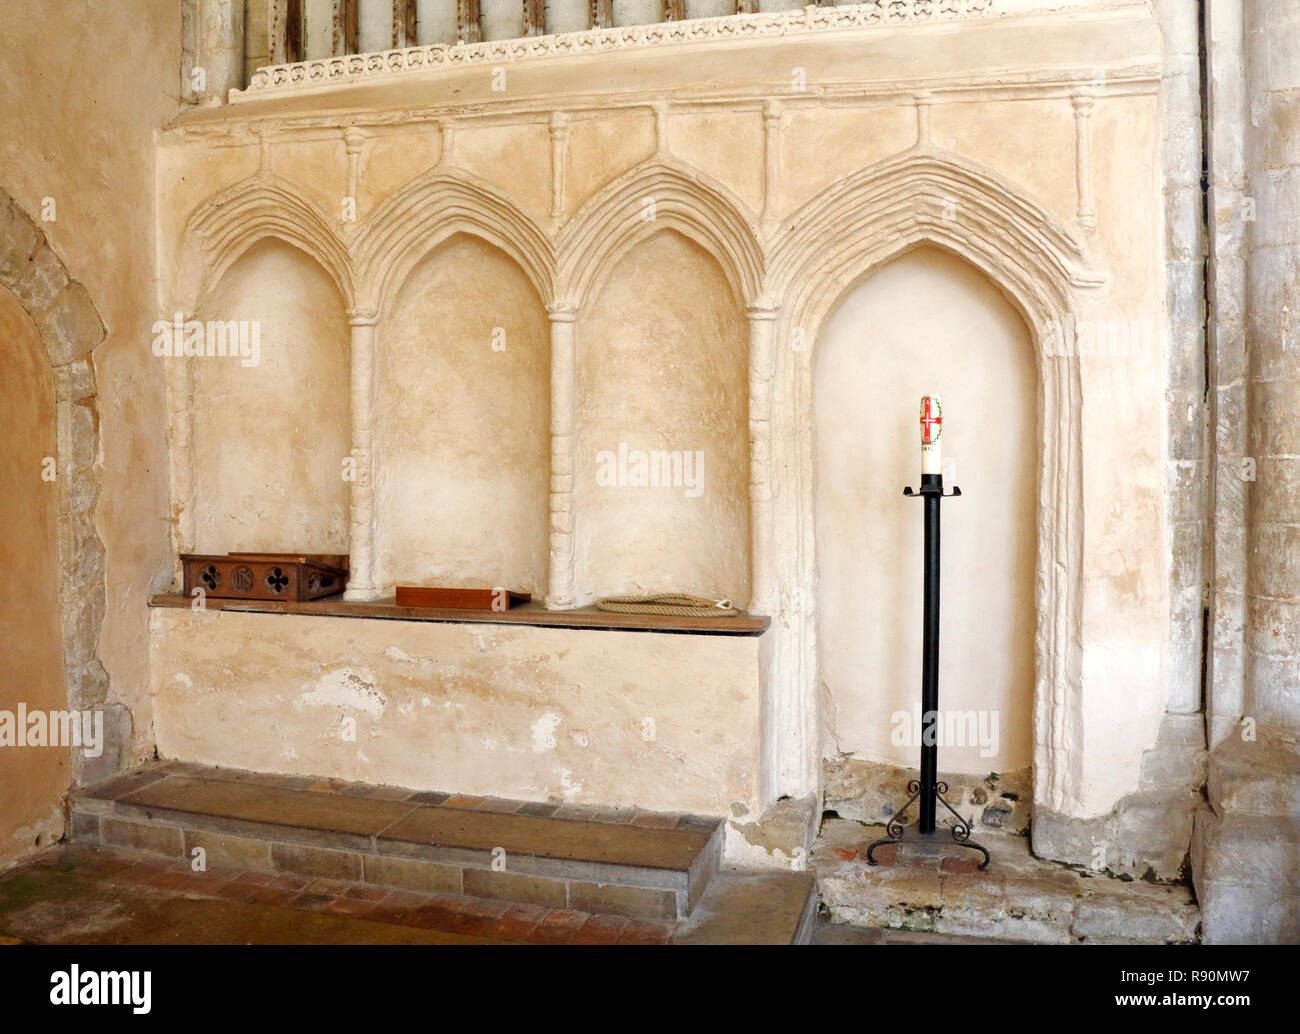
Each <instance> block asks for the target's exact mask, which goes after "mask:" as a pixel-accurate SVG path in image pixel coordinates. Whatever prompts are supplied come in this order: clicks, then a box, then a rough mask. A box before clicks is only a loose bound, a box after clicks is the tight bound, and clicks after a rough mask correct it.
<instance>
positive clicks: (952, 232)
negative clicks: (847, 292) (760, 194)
mask: <svg viewBox="0 0 1300 1034" xmlns="http://www.w3.org/2000/svg"><path fill="white" fill-rule="evenodd" d="M925 241H930V242H933V243H935V244H937V245H940V246H942V247H945V248H948V249H949V250H951V251H953V252H955V253H956V254H958V255H960V256H961V257H962V258H964V259H966V260H967V261H969V262H971V263H972V264H973V265H975V266H977V267H978V268H980V269H981V270H983V272H984V273H985V274H986V275H988V276H989V277H990V279H992V280H993V281H994V283H996V284H999V285H1000V286H1001V287H1002V288H1003V289H1004V290H1006V289H1007V288H1008V287H1012V286H1014V287H1015V288H1016V289H1017V293H1018V294H1019V295H1020V297H1019V298H1018V299H1016V301H1017V304H1018V306H1019V307H1020V308H1021V311H1022V314H1024V315H1025V316H1026V317H1027V318H1030V317H1031V315H1032V314H1031V313H1030V312H1029V311H1027V309H1028V308H1029V303H1030V301H1031V299H1032V300H1033V301H1034V302H1036V305H1035V306H1034V307H1036V308H1038V309H1039V310H1040V311H1042V310H1043V309H1058V308H1060V307H1061V306H1062V305H1063V304H1064V300H1065V298H1066V296H1067V294H1068V292H1069V291H1070V289H1071V288H1091V287H1099V286H1102V285H1103V284H1104V283H1105V282H1106V277H1105V276H1104V275H1100V274H1098V273H1095V272H1093V271H1091V270H1090V269H1089V268H1088V262H1087V256H1086V253H1085V249H1084V248H1083V246H1082V245H1081V244H1080V243H1079V242H1078V240H1077V239H1076V238H1075V237H1074V236H1073V235H1072V234H1071V233H1070V231H1069V229H1068V228H1067V227H1066V226H1065V225H1064V224H1063V223H1062V222H1061V221H1060V220H1059V219H1058V218H1057V217H1056V216H1054V215H1053V214H1052V213H1050V212H1048V211H1047V210H1046V209H1044V208H1043V207H1042V206H1040V205H1038V204H1036V203H1035V202H1033V201H1031V200H1030V199H1029V198H1027V197H1026V196H1025V195H1024V194H1023V193H1022V192H1021V191H1020V190H1019V188H1018V187H1017V186H1016V185H1015V184H1014V183H1012V182H1011V181H1010V180H1008V179H1006V178H1005V177H1004V176H1002V175H1001V174H999V173H997V172H995V171H993V170H991V169H988V168H985V167H983V166H981V165H979V164H977V163H975V162H972V161H970V160H969V159H967V158H965V157H964V156H962V155H959V154H956V153H955V152H951V151H945V150H942V149H937V148H922V149H915V148H914V149H912V150H910V151H906V152H904V153H902V154H901V155H897V156H894V157H892V158H887V159H885V160H883V161H881V162H877V163H876V164H874V165H871V166H869V167H867V168H865V169H862V170H859V171H857V172H855V173H852V174H851V175H849V176H845V177H843V178H842V179H840V180H838V181H836V182H835V183H833V184H831V186H829V187H828V188H826V189H825V190H824V191H822V192H821V193H820V194H818V195H817V196H816V197H814V198H813V199H812V200H811V201H809V202H808V203H807V204H805V205H804V206H803V207H802V208H801V209H800V210H799V211H797V212H796V213H794V215H792V216H790V217H789V218H788V219H787V220H786V221H785V222H784V223H783V224H782V225H781V227H780V229H779V230H778V232H777V235H776V240H775V242H774V244H773V248H772V261H771V276H770V283H771V284H772V285H773V288H774V291H775V293H776V294H777V295H778V296H780V295H783V294H787V293H789V292H794V293H795V294H796V295H798V294H800V293H802V294H807V293H810V292H816V291H817V290H818V288H821V287H823V286H824V287H825V288H826V290H829V291H837V290H838V289H840V288H842V287H843V284H842V283H841V281H840V278H839V277H838V276H837V275H836V274H837V272H843V271H844V270H845V269H846V268H847V269H853V268H855V267H856V268H858V269H862V268H863V262H864V259H865V258H866V257H867V255H868V253H869V252H871V251H878V252H882V257H881V258H880V259H876V260H874V261H873V262H872V263H871V264H872V265H874V264H876V263H877V262H879V261H881V260H883V259H886V258H889V257H896V256H897V255H898V254H901V252H902V251H904V250H906V248H908V247H915V246H916V245H917V244H919V243H922V242H925ZM859 275H861V274H860V273H859ZM837 284H838V285H839V287H837V286H836V285H837ZM790 302H794V303H795V304H794V305H793V306H791V307H792V308H793V309H800V308H802V306H801V305H800V304H799V299H798V298H797V297H791V298H787V303H790Z"/></svg>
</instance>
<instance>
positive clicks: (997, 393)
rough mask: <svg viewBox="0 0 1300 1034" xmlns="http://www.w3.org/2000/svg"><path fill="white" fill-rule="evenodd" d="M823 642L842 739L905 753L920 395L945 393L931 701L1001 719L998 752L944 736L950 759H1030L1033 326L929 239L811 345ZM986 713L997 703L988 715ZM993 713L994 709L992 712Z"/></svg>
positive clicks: (915, 631)
mask: <svg viewBox="0 0 1300 1034" xmlns="http://www.w3.org/2000/svg"><path fill="white" fill-rule="evenodd" d="M816 347H817V353H816V355H815V382H814V394H813V411H814V418H815V421H816V433H817V550H818V568H819V573H820V586H819V595H818V613H819V615H820V619H819V621H820V623H819V650H820V656H821V674H822V682H823V684H824V685H825V686H826V687H827V689H828V690H829V697H830V703H831V705H832V706H831V708H830V709H829V711H828V714H827V725H828V731H829V733H830V735H829V736H828V738H827V740H826V743H825V748H826V752H827V754H831V753H833V752H834V751H835V750H837V749H838V750H840V751H844V752H851V753H853V754H855V755H857V756H859V757H862V758H865V759H869V760H873V761H885V762H890V763H893V764H899V765H915V764H916V763H917V745H916V744H915V743H913V742H911V741H908V745H905V746H898V745H895V744H894V743H892V742H891V734H892V733H893V731H894V725H893V724H892V722H891V715H893V713H894V712H896V711H898V710H906V711H908V712H909V713H910V712H911V711H912V707H913V704H914V703H916V702H918V701H919V699H920V681H921V617H922V608H921V590H922V582H921V574H922V557H923V529H922V519H921V511H922V506H923V504H922V503H921V502H920V501H919V500H915V499H906V498H904V496H903V494H902V492H903V486H904V485H909V484H910V485H912V486H913V487H916V486H917V484H918V481H919V472H920V448H919V444H918V441H919V437H918V436H919V428H918V424H917V420H918V407H919V401H920V397H921V395H923V394H926V393H927V392H937V393H939V394H941V395H942V396H943V402H944V407H943V411H944V420H945V427H944V433H943V442H944V444H945V449H944V456H945V459H946V460H947V461H948V463H947V470H946V471H945V473H946V474H947V475H948V476H947V477H945V482H946V483H947V484H948V485H951V484H954V483H955V484H956V485H958V486H960V487H961V488H962V491H963V493H964V495H963V496H962V498H960V499H955V500H947V501H945V502H944V503H943V509H942V515H943V523H942V542H943V581H942V592H941V596H942V601H943V609H942V623H941V651H940V686H939V693H940V699H939V703H940V708H941V710H947V709H959V710H976V711H980V710H984V711H989V712H994V713H995V714H996V718H997V722H998V724H997V731H998V738H997V739H998V742H997V753H996V754H995V755H994V756H992V757H984V756H981V751H980V749H979V747H978V746H971V747H969V748H956V747H945V748H944V749H942V750H941V751H940V767H941V768H942V769H944V770H947V771H960V772H989V771H999V770H1003V769H1014V768H1020V767H1023V766H1025V765H1028V764H1029V762H1030V754H1031V749H1032V736H1031V723H1032V717H1033V637H1034V596H1033V588H1034V586H1033V572H1034V550H1035V532H1034V506H1033V503H1034V486H1035V480H1034V463H1035V459H1034V451H1035V446H1034V437H1035V419H1036V418H1035V384H1034V361H1033V352H1032V348H1031V345H1030V341H1029V336H1028V331H1027V329H1026V327H1025V325H1024V322H1023V321H1022V320H1021V318H1020V315H1019V313H1017V312H1016V310H1015V309H1013V308H1012V307H1011V305H1010V303H1009V302H1008V301H1007V300H1006V299H1005V298H1004V297H1003V296H1002V295H1001V294H1000V293H999V292H998V291H997V289H996V288H995V287H994V286H993V285H992V283H991V282H990V281H989V280H988V279H987V278H986V277H984V276H983V274H982V273H980V272H979V271H977V270H975V269H974V268H973V267H971V266H969V265H967V264H966V263H964V262H963V261H962V260H960V259H958V258H956V257H954V256H952V255H950V254H949V253H947V252H944V251H942V250H939V249H937V248H922V249H919V250H917V251H914V252H911V253H910V254H908V255H905V256H903V257H901V258H899V259H897V260H895V261H894V262H892V263H890V264H889V265H887V266H885V267H884V268H882V269H880V270H879V271H878V272H876V273H875V274H874V275H873V276H871V277H870V278H869V279H868V280H866V281H865V282H864V283H862V284H860V285H859V286H857V287H856V288H854V289H853V290H852V291H850V292H849V294H848V296H847V297H846V298H845V299H844V300H843V302H842V304H841V306H840V308H839V309H838V310H837V311H836V312H835V313H834V314H833V315H832V316H831V318H830V319H829V320H828V322H827V323H826V325H825V327H824V329H823V331H822V333H821V335H820V340H819V342H818V344H817V346H816ZM992 717H993V715H990V721H991V719H992ZM988 728H989V729H992V725H991V724H990V725H989V726H988Z"/></svg>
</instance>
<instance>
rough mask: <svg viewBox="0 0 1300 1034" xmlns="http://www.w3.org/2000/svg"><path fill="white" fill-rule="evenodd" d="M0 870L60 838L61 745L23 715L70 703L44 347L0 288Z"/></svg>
mask: <svg viewBox="0 0 1300 1034" xmlns="http://www.w3.org/2000/svg"><path fill="white" fill-rule="evenodd" d="M0 369H3V370H4V377H3V378H0V479H2V481H0V483H3V484H5V485H7V486H9V489H8V490H7V491H6V492H4V493H3V494H2V495H0V528H4V529H5V533H4V540H3V542H0V561H2V562H3V575H0V586H3V590H4V591H3V592H2V593H0V628H3V629H4V634H3V635H2V636H0V711H4V712H7V716H6V718H5V724H6V726H7V729H6V739H7V740H8V741H9V742H6V743H5V744H4V746H0V786H3V787H4V793H3V795H0V869H4V868H5V867H7V866H8V865H9V863H10V862H12V861H15V860H16V859H18V858H21V857H22V856H23V855H26V854H30V853H31V852H32V851H33V850H35V849H36V848H38V847H43V846H45V845H46V844H49V843H51V842H53V841H54V840H57V839H58V838H59V837H60V836H61V835H62V833H63V795H64V793H65V792H66V790H67V788H68V781H69V778H70V773H71V765H70V764H69V755H68V750H67V747H66V746H59V745H54V746H51V745H49V744H48V742H46V743H44V744H42V745H39V746H33V745H30V744H28V743H26V742H22V743H19V742H15V741H14V739H13V737H14V736H15V735H17V734H18V733H17V732H16V730H18V729H21V735H22V736H23V737H24V740H25V739H26V733H27V722H26V720H25V716H21V717H20V710H19V708H20V706H22V707H25V708H26V710H27V713H29V714H30V713H33V712H36V713H39V712H47V713H48V712H50V711H61V710H63V709H64V708H66V707H67V693H66V691H65V690H64V685H63V642H62V634H61V631H60V620H59V584H58V581H59V556H58V499H59V496H58V491H59V490H58V485H57V484H55V483H54V482H53V481H51V480H46V479H45V478H43V477H42V476H41V475H42V471H43V470H44V469H45V467H44V465H45V464H46V463H48V462H49V460H48V458H49V457H55V456H57V455H58V449H57V445H56V443H55V434H54V379H53V376H52V375H51V372H50V362H49V359H48V358H47V356H46V354H45V344H44V342H43V341H42V340H41V335H40V332H39V331H38V330H37V329H36V326H35V324H33V323H32V321H31V317H29V316H28V315H27V313H26V312H24V311H23V308H22V306H21V305H20V304H19V302H18V299H17V298H15V297H14V296H13V294H12V293H11V292H10V291H8V290H7V289H6V288H4V287H0Z"/></svg>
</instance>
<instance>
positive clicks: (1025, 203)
mask: <svg viewBox="0 0 1300 1034" xmlns="http://www.w3.org/2000/svg"><path fill="white" fill-rule="evenodd" d="M925 244H931V245H935V246H938V247H941V248H944V249H946V250H948V251H950V252H952V253H954V254H956V255H957V256H959V257H961V258H963V259H964V260H966V261H967V262H969V263H970V264H971V265H972V266H974V267H975V268H976V269H978V270H980V271H981V272H983V273H984V274H985V275H986V276H987V277H988V278H989V279H990V280H991V281H992V283H993V284H994V285H995V286H997V287H998V288H999V290H1001V291H1002V292H1003V293H1004V294H1006V295H1007V297H1008V298H1009V300H1010V301H1011V302H1012V304H1013V305H1014V306H1015V307H1016V308H1017V309H1018V310H1019V311H1020V313H1021V314H1022V316H1023V317H1024V319H1025V322H1026V324H1027V325H1028V327H1029V330H1030V335H1031V339H1032V341H1033V343H1034V349H1035V353H1036V363H1037V369H1038V380H1039V383H1038V414H1037V415H1038V425H1039V428H1040V434H1039V442H1040V446H1039V449H1040V451H1039V457H1038V464H1039V483H1038V505H1037V514H1038V517H1037V529H1036V530H1037V538H1038V544H1037V558H1036V565H1035V610H1036V615H1037V617H1036V621H1037V628H1036V633H1035V677H1034V683H1035V689H1034V709H1035V716H1034V771H1035V799H1036V801H1037V802H1038V803H1040V804H1042V805H1044V806H1046V807H1050V808H1052V809H1053V810H1057V811H1065V810H1068V809H1069V808H1070V807H1071V805H1072V804H1073V803H1074V802H1076V801H1077V800H1078V793H1079V782H1078V781H1079V779H1080V778H1081V770H1080V768H1079V765H1078V763H1077V759H1076V758H1074V757H1072V754H1074V753H1077V752H1072V750H1071V746H1072V745H1077V744H1078V743H1079V742H1080V739H1081V736H1082V700H1081V684H1080V671H1081V629H1082V609H1081V604H1080V601H1081V596H1082V585H1081V581H1080V577H1079V565H1078V564H1077V563H1076V562H1074V559H1075V558H1078V557H1079V556H1080V555H1081V551H1082V543H1083V528H1082V516H1081V514H1082V510H1081V508H1080V506H1079V501H1080V499H1081V496H1082V450H1081V420H1082V404H1081V381H1080V371H1079V363H1078V358H1077V357H1076V356H1063V355H1060V354H1059V350H1054V349H1053V348H1052V344H1053V341H1052V334H1053V327H1054V326H1057V327H1059V326H1060V325H1062V321H1063V320H1064V317H1065V314H1066V313H1067V312H1068V311H1069V310H1070V308H1071V306H1072V303H1073V300H1074V298H1075V297H1076V294H1077V292H1079V291H1081V290H1086V289H1089V288H1095V287H1099V286H1101V285H1103V284H1104V283H1105V277H1104V276H1101V275H1098V274H1096V273H1095V272H1093V271H1091V270H1090V269H1089V267H1088V260H1087V255H1086V253H1085V249H1084V248H1083V247H1082V245H1080V243H1079V242H1078V241H1077V240H1076V239H1075V238H1074V237H1073V236H1072V234H1071V233H1070V232H1069V231H1068V229H1066V228H1065V227H1064V225H1063V224H1061V223H1060V221H1059V220H1057V219H1056V218H1055V217H1054V216H1052V215H1051V214H1050V213H1049V212H1047V211H1046V210H1045V209H1043V208H1042V207H1041V206H1039V205H1037V204H1035V203H1034V202H1033V201H1031V200H1029V199H1028V198H1027V197H1026V196H1025V195H1024V194H1022V193H1021V192H1020V190H1019V189H1018V188H1017V187H1016V186H1015V185H1014V184H1013V183H1011V182H1010V181H1008V180H1006V179H1005V178H1003V177H1001V176H999V175H998V174H996V173H994V172H992V171H990V170H988V169H985V168H982V167H980V166H978V165H976V164H975V163H972V162H970V161H969V160H967V159H965V158H964V157H962V156H960V155H956V154H952V153H949V152H944V151H939V150H935V149H914V150H912V151H909V152H906V153H905V154H902V155H900V156H896V157H894V158H889V159H886V160H884V161H882V162H879V163H877V164H875V165H873V166H870V167H868V168H866V169H863V170H860V171H858V172H856V173H854V174H852V175H850V176H847V177H845V178H843V179H841V180H839V181H837V182H836V183H834V184H832V185H831V186H830V187H828V188H827V189H826V190H824V191H823V192H822V193H821V194H819V195H818V196H817V197H815V198H813V199H812V200H811V201H810V202H808V203H807V204H806V205H804V206H803V207H802V208H801V209H800V210H799V211H798V212H796V213H795V214H794V215H793V216H791V217H790V218H789V219H787V220H786V221H785V222H784V223H783V224H782V225H781V226H780V227H779V228H778V231H777V233H776V235H775V237H774V240H773V244H772V250H771V256H772V257H771V261H770V265H769V277H768V289H769V291H770V292H771V295H772V297H774V298H776V299H779V300H780V307H781V320H780V330H779V331H778V333H779V334H780V335H781V337H779V338H778V340H782V339H784V340H791V338H792V335H794V334H795V331H796V330H802V331H803V333H804V340H806V341H807V342H808V346H809V347H808V348H807V349H791V348H777V349H776V352H777V365H778V369H777V385H778V388H777V391H776V392H774V406H775V407H776V410H777V411H776V412H774V413H773V423H774V426H775V427H777V428H780V429H781V431H780V432H779V433H776V434H774V435H773V452H774V456H773V464H772V465H773V468H774V469H778V470H780V469H785V470H787V471H789V472H790V473H791V474H792V475H793V477H792V481H793V484H792V485H791V486H790V488H791V490H790V491H787V492H782V493H780V494H779V497H778V498H779V505H778V506H777V507H775V509H774V514H773V520H774V522H775V523H776V527H775V529H774V541H778V542H785V543H787V544H788V547H787V549H786V550H785V552H786V553H787V556H786V557H781V556H777V557H773V558H770V559H769V560H768V563H769V564H772V565H775V567H776V571H775V579H776V581H777V584H780V585H783V586H788V587H789V589H787V590H783V591H782V593H781V606H782V608H783V609H786V610H787V611H788V613H787V615H786V617H787V618H788V620H786V621H785V622H781V621H774V622H773V628H774V629H777V633H778V634H777V639H778V641H777V642H775V643H774V644H773V651H774V652H773V662H772V684H773V689H772V692H773V695H774V697H782V696H784V695H785V694H790V695H792V696H793V697H794V699H787V700H777V701H776V703H775V706H773V707H772V709H771V710H770V714H771V727H769V728H768V729H766V730H765V742H766V748H765V753H766V760H767V764H768V766H769V771H770V780H771V781H770V782H769V784H768V785H769V787H770V791H769V792H775V793H789V794H791V795H799V794H802V793H808V792H812V791H813V790H815V789H816V788H817V785H818V783H819V781H820V771H819V769H820V754H821V749H820V742H819V733H818V730H819V729H820V722H819V714H818V708H819V693H818V686H819V678H820V674H819V671H818V661H817V615H816V592H815V587H816V543H815V523H814V515H813V507H812V490H813V479H814V477H815V469H814V451H813V441H812V432H811V427H812V363H813V356H814V354H815V348H816V341H817V337H818V335H819V333H820V330H821V327H822V325H823V323H824V321H825V319H826V317H827V316H828V315H829V314H830V313H831V311H832V310H833V308H834V306H835V304H836V302H837V301H838V299H840V298H841V297H843V295H844V293H845V292H846V291H848V290H849V289H850V288H851V287H852V286H853V285H854V284H856V283H858V282H860V281H861V280H862V279H864V278H865V277H867V276H869V275H870V274H871V273H872V272H873V271H875V270H877V269H879V268H881V267H882V266H884V265H885V264H887V263H888V262H890V261H892V260H893V259H895V258H897V257H899V256H900V255H902V254H904V253H906V252H907V251H910V250H912V249H914V248H916V247H919V246H921V245H925ZM1054 321H1055V322H1054ZM787 628H788V631H786V630H785V629H787ZM792 744H798V747H795V748H792V746H791V745H792ZM783 745H784V746H783Z"/></svg>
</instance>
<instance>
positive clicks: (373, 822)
mask: <svg viewBox="0 0 1300 1034" xmlns="http://www.w3.org/2000/svg"><path fill="white" fill-rule="evenodd" d="M70 808H71V834H72V838H73V839H74V840H76V841H79V842H83V843H89V844H101V845H103V846H105V847H112V848H118V849H126V850H134V851H142V852H146V853H149V854H153V855H158V856H161V857H168V858H184V859H189V858H191V857H193V856H194V854H195V851H196V849H199V848H201V849H202V850H203V852H204V853H205V854H204V857H205V859H206V861H207V863H208V864H214V865H222V866H237V867H240V868H243V869H247V870H253V871H263V872H270V873H288V874H294V875H298V876H311V877H320V878H326V879H333V880H350V881H360V882H364V883H370V884H375V885H377V886H382V887H389V888H397V889H406V890H414V891H423V892H441V893H447V894H460V895H468V896H472V897H478V898H487V899H497V900H506V901H517V902H522V903H528V904H536V905H543V906H547V907H550V908H558V909H574V910H581V911H584V912H590V913H600V914H611V915H624V916H637V917H645V918H653V919H663V920H669V921H678V920H682V919H685V918H686V917H687V916H689V915H690V913H691V911H692V909H693V908H694V907H695V905H696V903H697V902H698V901H699V900H700V898H701V896H702V895H703V894H704V891H705V889H706V888H707V886H708V884H709V881H710V879H711V878H712V877H713V875H714V873H715V872H716V871H717V869H718V866H719V863H720V859H721V854H722V838H723V821H722V820H721V819H720V818H716V817H711V816H700V815H686V814H666V813H659V812H643V811H638V810H636V809H630V808H628V809H604V808H593V807H586V806H575V805H554V804H544V803H536V802H525V801H507V800H501V799H496V798H481V797H468V796H462V795H453V794H446V793H429V792H420V791H412V790H407V789H402V788H398V787H384V786H372V785H368V784H356V783H344V782H341V781H337V780H314V779H311V778H302V777H284V776H276V775H268V774H264V773H253V772H243V771H238V770H232V769H220V768H206V767H202V766H197V765H190V764H186V763H180V762H158V763H155V764H152V765H148V766H145V767H143V768H140V769H135V770H132V771H131V772H128V773H125V774H123V775H121V776H118V777H116V778H114V779H110V780H108V781H107V782H105V783H102V784H99V785H97V786H93V787H89V788H86V789H82V790H78V791H76V792H74V793H73V794H72V796H71V799H70Z"/></svg>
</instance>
